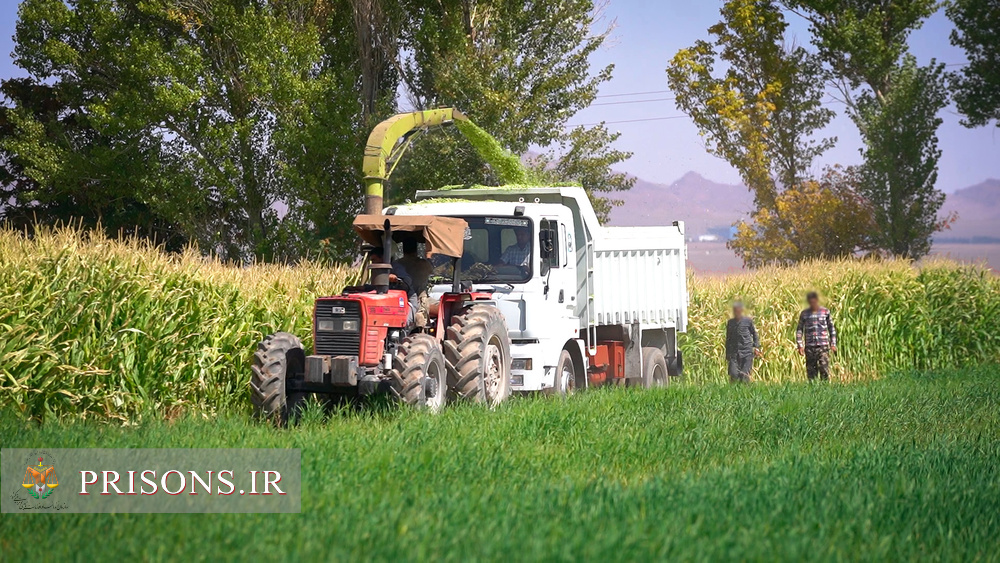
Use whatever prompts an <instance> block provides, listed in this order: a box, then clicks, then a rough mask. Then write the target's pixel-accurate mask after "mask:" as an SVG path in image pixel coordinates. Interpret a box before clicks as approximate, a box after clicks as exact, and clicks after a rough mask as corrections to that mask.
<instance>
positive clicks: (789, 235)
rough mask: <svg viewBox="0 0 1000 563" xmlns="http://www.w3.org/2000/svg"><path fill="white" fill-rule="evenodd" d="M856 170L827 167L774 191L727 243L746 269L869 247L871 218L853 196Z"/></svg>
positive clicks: (872, 231)
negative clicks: (774, 195)
mask: <svg viewBox="0 0 1000 563" xmlns="http://www.w3.org/2000/svg"><path fill="white" fill-rule="evenodd" d="M858 180H859V177H858V171H857V170H856V169H853V168H847V169H841V168H839V167H838V168H830V169H827V170H826V172H825V173H824V174H823V176H822V177H821V178H820V179H819V180H806V181H804V182H802V183H799V184H796V185H795V186H792V187H790V188H788V189H786V190H784V191H782V192H781V193H780V194H778V196H777V199H776V200H775V205H774V208H773V209H772V208H766V207H765V208H760V209H758V210H757V211H756V212H755V213H754V214H753V223H745V222H744V223H739V224H738V225H737V231H736V236H735V238H734V239H733V241H731V242H730V247H731V248H733V249H734V250H735V251H736V253H737V254H738V255H739V256H740V257H742V258H743V261H744V263H745V264H746V265H747V266H748V267H750V268H759V267H761V266H765V265H769V264H777V265H783V266H787V265H791V264H794V263H797V262H801V261H803V260H807V259H813V258H843V257H847V256H852V255H854V254H855V253H857V252H858V251H865V250H869V249H871V248H872V240H873V235H874V234H875V230H876V227H875V222H874V218H873V216H872V213H871V209H870V208H869V206H868V203H867V202H866V201H865V200H864V199H863V198H862V197H860V196H859V195H858V192H857V189H856V187H857V183H858Z"/></svg>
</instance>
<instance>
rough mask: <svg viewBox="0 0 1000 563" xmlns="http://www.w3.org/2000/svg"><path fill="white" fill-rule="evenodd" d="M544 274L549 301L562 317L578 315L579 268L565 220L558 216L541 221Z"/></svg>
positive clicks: (552, 308) (542, 269) (547, 300)
mask: <svg viewBox="0 0 1000 563" xmlns="http://www.w3.org/2000/svg"><path fill="white" fill-rule="evenodd" d="M539 243H540V248H541V258H542V259H541V272H540V273H541V275H542V276H541V277H542V280H543V281H544V282H545V287H546V288H547V290H546V293H545V302H546V303H547V304H548V305H549V306H550V307H551V309H550V310H551V311H552V312H553V314H555V315H557V317H558V318H561V319H566V318H569V317H575V316H576V315H575V311H576V298H577V295H576V271H575V270H576V268H575V267H574V266H575V252H574V250H573V247H572V240H571V239H570V238H569V234H568V231H567V229H566V224H565V222H562V221H560V220H559V219H558V218H551V219H542V221H541V222H540V223H539Z"/></svg>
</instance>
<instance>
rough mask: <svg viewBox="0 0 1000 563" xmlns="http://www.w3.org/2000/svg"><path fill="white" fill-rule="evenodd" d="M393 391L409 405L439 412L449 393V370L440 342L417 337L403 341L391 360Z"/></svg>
mask: <svg viewBox="0 0 1000 563" xmlns="http://www.w3.org/2000/svg"><path fill="white" fill-rule="evenodd" d="M392 377H393V388H394V390H395V392H396V393H397V394H398V395H399V398H400V399H401V400H402V401H403V402H404V403H406V404H408V405H410V406H413V407H416V408H420V409H427V410H429V411H431V412H440V411H441V409H443V408H444V405H445V402H446V399H445V396H446V394H447V391H448V370H447V368H446V367H445V363H444V354H442V353H441V345H440V344H438V342H437V340H435V339H434V338H433V337H431V336H429V335H427V334H414V335H412V336H409V337H407V338H406V340H403V343H402V344H401V345H400V347H399V350H397V351H396V355H395V356H394V357H393V358H392Z"/></svg>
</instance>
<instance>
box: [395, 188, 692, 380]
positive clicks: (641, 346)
mask: <svg viewBox="0 0 1000 563" xmlns="http://www.w3.org/2000/svg"><path fill="white" fill-rule="evenodd" d="M385 213H386V214H387V215H416V216H438V217H454V218H461V219H463V220H465V221H466V223H467V225H468V227H467V230H466V235H465V252H464V255H463V257H462V259H461V262H460V266H459V268H458V269H459V277H460V279H461V281H462V283H463V284H464V285H465V287H466V289H467V290H468V291H471V292H472V293H473V294H475V295H477V296H480V297H479V298H480V299H482V297H481V296H482V295H483V294H489V295H490V296H491V298H490V299H489V300H488V301H489V302H491V303H493V304H495V306H496V307H497V308H498V309H499V310H500V311H501V312H502V313H503V316H504V318H505V319H506V321H507V328H508V333H509V335H510V339H511V348H510V352H511V353H510V355H511V358H512V360H511V370H510V389H511V391H515V392H516V391H549V390H552V391H555V392H557V393H570V392H572V391H573V390H574V389H579V388H584V387H589V386H597V385H604V384H628V385H632V384H635V385H644V386H655V385H665V384H667V383H668V382H669V378H670V377H671V376H678V375H680V374H681V371H682V370H683V359H682V356H681V352H680V350H679V349H678V346H677V334H678V333H679V332H684V330H685V329H686V326H687V306H688V293H687V277H686V272H685V264H686V260H687V247H686V245H685V238H684V224H683V223H682V222H674V223H673V224H672V225H669V226H663V227H605V226H602V225H600V223H599V222H598V220H597V216H596V214H595V213H594V210H593V207H592V206H591V204H590V199H589V198H588V196H587V194H586V192H585V191H584V190H583V189H582V188H579V187H544V188H520V187H519V188H503V187H501V188H486V187H484V188H453V189H443V190H434V191H420V192H417V196H416V201H415V202H414V203H411V204H406V205H400V206H395V207H390V208H388V209H386V210H385ZM519 231H520V232H527V233H530V236H526V237H525V236H523V235H522V237H521V239H520V240H519V236H518V232H519ZM521 243H523V244H521ZM436 273H437V275H436V276H432V279H431V282H432V288H431V290H430V293H431V296H432V298H436V297H438V296H440V295H442V294H445V293H448V292H450V291H452V288H453V285H454V280H453V279H452V275H451V270H450V269H449V270H447V271H446V272H445V273H444V275H441V274H440V273H439V271H436Z"/></svg>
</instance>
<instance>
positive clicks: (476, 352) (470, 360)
mask: <svg viewBox="0 0 1000 563" xmlns="http://www.w3.org/2000/svg"><path fill="white" fill-rule="evenodd" d="M444 357H445V360H447V365H448V388H449V389H450V390H451V392H452V393H453V394H454V396H455V397H456V398H458V399H462V400H472V401H475V402H477V403H486V404H487V405H489V406H491V407H493V406H496V405H498V404H500V402H502V401H503V400H504V399H506V398H507V396H508V395H510V337H509V336H508V335H507V321H506V319H504V316H503V313H501V312H500V310H499V309H497V308H496V307H493V306H491V305H471V306H469V307H466V308H465V309H462V311H461V312H459V313H458V314H457V315H455V316H453V317H452V318H451V326H449V327H448V329H447V331H446V335H445V340H444Z"/></svg>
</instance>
